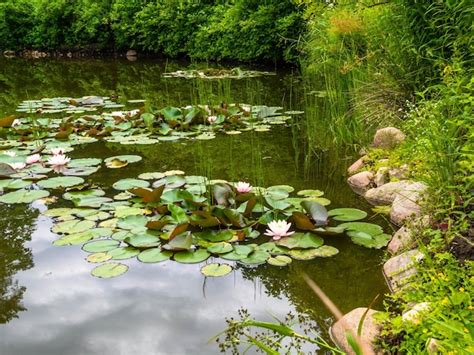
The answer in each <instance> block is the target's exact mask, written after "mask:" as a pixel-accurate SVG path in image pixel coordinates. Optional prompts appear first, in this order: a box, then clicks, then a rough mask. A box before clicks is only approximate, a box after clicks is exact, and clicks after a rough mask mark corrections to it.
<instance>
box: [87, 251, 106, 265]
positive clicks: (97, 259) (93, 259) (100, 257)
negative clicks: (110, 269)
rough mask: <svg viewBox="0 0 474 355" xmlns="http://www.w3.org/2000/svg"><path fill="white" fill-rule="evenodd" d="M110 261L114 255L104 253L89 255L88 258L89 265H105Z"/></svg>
mask: <svg viewBox="0 0 474 355" xmlns="http://www.w3.org/2000/svg"><path fill="white" fill-rule="evenodd" d="M110 259H112V255H109V254H107V253H104V252H101V253H93V254H89V255H88V256H87V258H86V260H87V261H88V262H89V263H103V262H104V261H107V260H110Z"/></svg>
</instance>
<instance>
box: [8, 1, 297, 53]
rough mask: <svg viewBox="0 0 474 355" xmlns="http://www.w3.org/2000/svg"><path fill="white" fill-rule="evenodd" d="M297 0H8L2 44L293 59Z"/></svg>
mask: <svg viewBox="0 0 474 355" xmlns="http://www.w3.org/2000/svg"><path fill="white" fill-rule="evenodd" d="M303 28H304V26H303V21H302V18H301V10H300V7H298V6H297V5H295V4H294V3H293V2H292V1H291V0H285V1H279V0H266V1H256V0H238V1H209V0H203V1H191V0H180V1H176V0H134V1H129V0H101V1H93V0H78V1H68V0H53V1H50V0H34V1H23V0H22V1H17V0H5V1H2V2H1V3H0V49H3V50H22V49H40V50H56V49H97V50H114V49H115V50H127V49H129V48H134V49H138V50H142V51H146V52H151V53H159V54H165V55H167V56H172V57H177V56H184V55H187V56H190V57H192V58H197V59H233V60H241V61H251V60H256V59H260V60H267V61H274V60H287V61H294V60H295V59H296V56H295V53H296V52H295V43H296V42H297V40H298V38H299V36H300V34H301V32H302V30H303Z"/></svg>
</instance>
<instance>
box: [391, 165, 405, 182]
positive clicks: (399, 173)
mask: <svg viewBox="0 0 474 355" xmlns="http://www.w3.org/2000/svg"><path fill="white" fill-rule="evenodd" d="M388 173H389V175H390V178H391V179H392V178H396V179H406V178H408V175H409V171H408V165H406V164H403V165H402V166H400V167H399V168H393V169H390V170H389V172H388Z"/></svg>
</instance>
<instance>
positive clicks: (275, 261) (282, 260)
mask: <svg viewBox="0 0 474 355" xmlns="http://www.w3.org/2000/svg"><path fill="white" fill-rule="evenodd" d="M291 261H292V260H291V258H290V257H288V256H286V255H277V256H275V257H271V258H269V259H268V260H267V263H269V264H270V265H273V266H287V265H288V264H290V263H291Z"/></svg>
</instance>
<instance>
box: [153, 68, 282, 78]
mask: <svg viewBox="0 0 474 355" xmlns="http://www.w3.org/2000/svg"><path fill="white" fill-rule="evenodd" d="M264 75H275V73H272V72H268V71H257V70H243V69H241V68H232V69H217V68H207V69H199V70H197V69H191V70H177V71H175V72H170V73H163V75H162V76H163V77H164V78H186V79H193V78H200V79H225V78H227V79H243V78H254V77H258V76H264Z"/></svg>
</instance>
